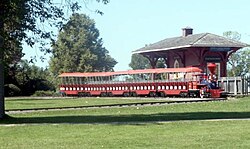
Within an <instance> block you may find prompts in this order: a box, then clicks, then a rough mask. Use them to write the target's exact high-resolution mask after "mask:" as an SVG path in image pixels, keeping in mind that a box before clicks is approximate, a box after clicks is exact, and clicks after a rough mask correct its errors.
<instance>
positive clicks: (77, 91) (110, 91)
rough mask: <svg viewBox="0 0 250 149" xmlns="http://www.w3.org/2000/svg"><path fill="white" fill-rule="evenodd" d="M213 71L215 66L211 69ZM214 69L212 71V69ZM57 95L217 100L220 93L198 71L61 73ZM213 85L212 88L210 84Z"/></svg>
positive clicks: (184, 69) (167, 69) (146, 70)
mask: <svg viewBox="0 0 250 149" xmlns="http://www.w3.org/2000/svg"><path fill="white" fill-rule="evenodd" d="M212 67H214V66H212ZM212 69H214V68H212ZM59 77H60V78H61V85H60V92H61V93H62V95H67V96H125V97H128V96H134V97H135V96H150V97H155V96H161V97H165V96H182V97H212V98H219V97H221V96H222V94H223V90H222V89H220V88H218V87H216V85H214V84H215V83H216V82H211V81H212V79H211V80H208V78H207V77H204V75H203V73H202V70H201V69H199V68H198V67H187V68H158V69H143V70H128V71H117V72H92V73H79V72H75V73H62V74H61V75H59ZM212 83H214V84H212Z"/></svg>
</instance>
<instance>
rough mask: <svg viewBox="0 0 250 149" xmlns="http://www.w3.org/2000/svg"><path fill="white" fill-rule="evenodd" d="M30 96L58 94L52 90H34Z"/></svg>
mask: <svg viewBox="0 0 250 149" xmlns="http://www.w3.org/2000/svg"><path fill="white" fill-rule="evenodd" d="M32 96H37V97H48V96H59V94H58V93H56V92H54V91H36V92H35V93H34V94H33V95H32Z"/></svg>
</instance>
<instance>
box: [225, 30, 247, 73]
mask: <svg viewBox="0 0 250 149" xmlns="http://www.w3.org/2000/svg"><path fill="white" fill-rule="evenodd" d="M223 36H225V37H227V38H229V39H233V40H236V41H239V40H240V38H241V35H240V34H239V33H238V32H233V31H227V32H224V33H223ZM248 73H250V49H249V48H244V49H241V50H238V51H237V52H235V53H233V54H232V55H231V56H230V57H229V60H228V69H227V74H228V76H234V77H235V76H245V75H246V74H248Z"/></svg>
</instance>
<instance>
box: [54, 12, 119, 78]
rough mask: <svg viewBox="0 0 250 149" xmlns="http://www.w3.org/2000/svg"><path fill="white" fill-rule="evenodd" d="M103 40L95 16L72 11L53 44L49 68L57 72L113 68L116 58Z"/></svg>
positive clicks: (110, 69)
mask: <svg viewBox="0 0 250 149" xmlns="http://www.w3.org/2000/svg"><path fill="white" fill-rule="evenodd" d="M102 44H103V43H102V39H101V38H99V31H98V29H97V28H96V27H95V22H94V20H92V19H90V18H89V17H88V16H86V15H84V14H78V13H75V14H73V15H72V16H71V17H70V20H69V21H68V22H67V23H66V24H65V25H64V26H63V28H62V30H61V31H60V32H59V35H58V39H57V41H56V43H55V45H54V46H53V49H52V57H51V59H50V63H49V64H50V70H51V72H52V73H53V74H54V75H55V76H57V75H58V74H60V73H62V72H100V71H112V70H113V67H114V66H115V65H116V63H117V62H116V61H115V60H114V59H113V58H112V57H111V56H110V55H109V52H108V50H107V49H106V48H104V47H103V45H102Z"/></svg>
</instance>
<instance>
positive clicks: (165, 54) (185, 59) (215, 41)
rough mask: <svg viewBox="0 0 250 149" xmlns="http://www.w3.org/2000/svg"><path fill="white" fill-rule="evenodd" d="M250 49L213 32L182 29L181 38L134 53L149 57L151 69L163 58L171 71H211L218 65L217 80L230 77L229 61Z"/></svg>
mask: <svg viewBox="0 0 250 149" xmlns="http://www.w3.org/2000/svg"><path fill="white" fill-rule="evenodd" d="M246 46H248V45H247V44H245V43H242V42H238V41H235V40H231V39H228V38H225V37H222V36H218V35H215V34H211V33H201V34H193V29H192V28H188V27H187V28H183V29H182V36H179V37H173V38H167V39H164V40H161V41H159V42H156V43H153V44H149V45H146V46H145V47H143V48H140V49H138V50H135V51H133V54H135V53H138V54H141V55H143V56H144V57H147V58H148V59H149V61H150V63H151V66H152V68H155V66H156V63H157V60H158V59H160V58H163V59H164V60H165V64H166V66H167V67H168V68H178V67H189V66H195V67H199V68H201V69H202V70H203V71H204V72H208V69H207V64H208V63H215V64H216V65H217V70H216V74H217V76H218V77H226V76H227V71H226V69H227V61H228V59H229V57H230V55H231V54H232V53H234V52H236V51H237V50H239V49H241V48H243V47H246Z"/></svg>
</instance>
